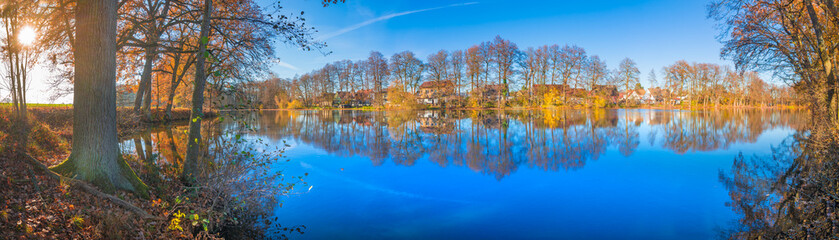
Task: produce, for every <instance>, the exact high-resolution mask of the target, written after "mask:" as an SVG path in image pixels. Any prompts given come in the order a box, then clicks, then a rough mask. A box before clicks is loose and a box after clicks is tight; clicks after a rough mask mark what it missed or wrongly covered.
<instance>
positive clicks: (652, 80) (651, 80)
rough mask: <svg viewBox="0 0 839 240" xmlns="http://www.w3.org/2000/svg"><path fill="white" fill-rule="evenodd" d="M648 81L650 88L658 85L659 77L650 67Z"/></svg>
mask: <svg viewBox="0 0 839 240" xmlns="http://www.w3.org/2000/svg"><path fill="white" fill-rule="evenodd" d="M647 83H649V84H650V85H649V87H650V88H654V87H655V86H656V85H658V79H656V76H655V70H654V69H650V73H648V74H647Z"/></svg>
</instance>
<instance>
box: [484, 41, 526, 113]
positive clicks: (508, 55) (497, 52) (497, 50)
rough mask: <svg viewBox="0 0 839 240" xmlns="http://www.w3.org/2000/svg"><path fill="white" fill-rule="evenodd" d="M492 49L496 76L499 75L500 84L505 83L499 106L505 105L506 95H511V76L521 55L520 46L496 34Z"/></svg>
mask: <svg viewBox="0 0 839 240" xmlns="http://www.w3.org/2000/svg"><path fill="white" fill-rule="evenodd" d="M490 47H491V49H492V55H493V57H492V60H493V61H494V62H495V67H496V68H497V69H496V77H498V79H499V81H500V84H501V85H503V86H504V87H503V89H504V92H503V93H501V94H502V96H501V97H500V98H499V99H498V101H499V102H498V106H501V107H503V106H504V105H505V102H506V99H507V98H506V97H507V96H509V90H508V89H510V86H509V82H510V81H511V80H512V78H511V76H512V75H513V74H514V71H515V69H514V67H515V65H514V64H515V63H516V60H517V59H516V57H517V56H518V55H519V48H518V46H516V44H515V43H513V42H511V41H510V40H506V39H503V38H501V36H495V39H493V40H492V43H491V45H490Z"/></svg>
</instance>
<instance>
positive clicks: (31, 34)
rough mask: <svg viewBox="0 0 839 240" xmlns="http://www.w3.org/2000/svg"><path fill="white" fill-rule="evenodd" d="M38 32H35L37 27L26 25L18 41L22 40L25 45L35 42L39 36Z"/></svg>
mask: <svg viewBox="0 0 839 240" xmlns="http://www.w3.org/2000/svg"><path fill="white" fill-rule="evenodd" d="M37 36H38V33H36V32H35V29H34V28H32V27H30V26H25V27H23V29H21V30H20V33H18V37H17V38H18V41H20V43H21V44H23V45H32V43H34V42H35V38H37Z"/></svg>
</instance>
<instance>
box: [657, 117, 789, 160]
mask: <svg viewBox="0 0 839 240" xmlns="http://www.w3.org/2000/svg"><path fill="white" fill-rule="evenodd" d="M651 113H652V114H651V116H650V118H651V119H653V120H651V121H649V122H650V125H658V126H661V130H662V132H663V134H662V135H661V136H660V137H661V141H663V143H662V145H663V146H664V147H665V148H667V149H670V150H673V151H675V152H677V153H685V152H688V151H711V150H716V149H727V148H728V147H729V146H730V145H731V144H734V143H738V142H754V141H756V140H757V138H758V137H759V136H760V134H761V133H763V132H764V131H766V130H768V129H771V128H776V127H782V126H788V127H792V128H794V129H798V128H800V127H801V126H800V125H799V124H800V122H801V118H802V117H804V116H805V115H804V114H802V113H801V112H782V111H760V110H758V111H743V110H739V111H655V112H651Z"/></svg>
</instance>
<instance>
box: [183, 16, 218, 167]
mask: <svg viewBox="0 0 839 240" xmlns="http://www.w3.org/2000/svg"><path fill="white" fill-rule="evenodd" d="M212 6H213V2H212V0H204V14H203V16H202V20H201V37H200V38H199V39H200V40H199V43H198V52H196V53H195V54H197V58H196V63H195V84H194V88H193V91H192V113H191V115H190V119H192V120H191V121H190V122H189V134H188V137H187V147H186V160H184V170H183V173H182V176H181V178H182V180H183V181H185V182H186V183H191V182H193V181H195V179H196V178H197V177H198V174H199V168H198V167H199V166H198V155H199V154H200V152H199V146H200V144H201V120H202V117H203V115H204V87H205V86H206V84H207V74H206V73H205V72H204V71H206V70H205V66H204V63H205V60H206V59H207V56H206V54H207V44H208V42H209V35H210V13H211V11H212Z"/></svg>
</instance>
